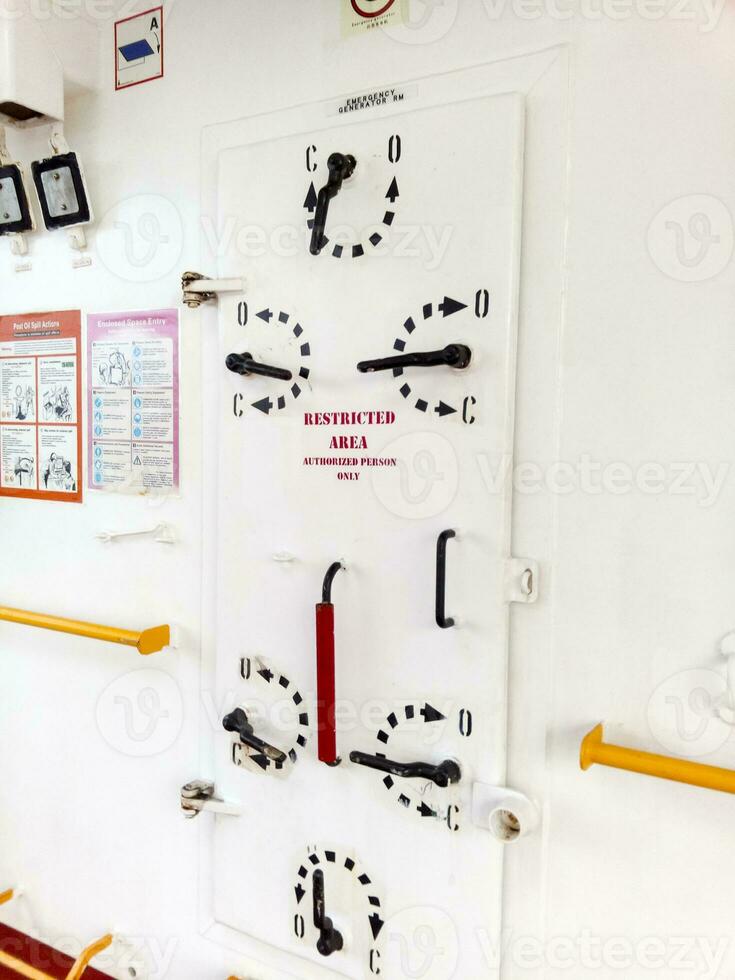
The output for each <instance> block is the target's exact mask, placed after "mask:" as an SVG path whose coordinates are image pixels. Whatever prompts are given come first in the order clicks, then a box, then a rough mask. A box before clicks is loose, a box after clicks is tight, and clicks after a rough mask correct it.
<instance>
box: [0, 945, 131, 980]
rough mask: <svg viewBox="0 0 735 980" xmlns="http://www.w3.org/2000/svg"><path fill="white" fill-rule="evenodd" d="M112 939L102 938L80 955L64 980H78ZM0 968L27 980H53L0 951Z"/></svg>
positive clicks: (46, 974) (40, 971)
mask: <svg viewBox="0 0 735 980" xmlns="http://www.w3.org/2000/svg"><path fill="white" fill-rule="evenodd" d="M112 938H113V937H112V936H110V935H107V936H103V937H102V938H101V939H98V940H97V941H96V942H94V943H92V944H91V945H90V946H88V947H87V948H86V949H85V950H84V951H83V952H82V953H80V954H79V956H78V957H77V959H76V961H75V963H74V965H73V966H72V968H71V970H69V972H68V973H67V975H66V980H79V978H80V977H81V976H83V975H84V973H85V971H86V969H87V967H88V966H89V964H90V963H91V961H92V960H93V959H94V958H95V956H97V954H98V953H101V952H102V950H104V949H107V947H108V946H110V945H111V944H112ZM0 966H6V967H7V968H8V969H9V970H12V971H13V973H17V974H18V975H19V976H21V977H26V978H27V980H54V978H53V977H52V976H50V975H49V974H48V973H44V972H43V971H42V970H37V969H36V968H35V967H34V966H29V965H28V964H27V963H24V962H23V961H22V960H19V959H17V958H16V957H15V956H11V955H10V954H9V953H3V952H2V951H0Z"/></svg>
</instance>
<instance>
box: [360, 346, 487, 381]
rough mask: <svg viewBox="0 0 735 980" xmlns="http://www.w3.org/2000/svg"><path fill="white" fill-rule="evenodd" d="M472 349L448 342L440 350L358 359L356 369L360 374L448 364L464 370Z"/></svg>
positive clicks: (470, 357)
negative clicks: (367, 359)
mask: <svg viewBox="0 0 735 980" xmlns="http://www.w3.org/2000/svg"><path fill="white" fill-rule="evenodd" d="M471 360H472V351H471V350H470V348H469V347H467V346H466V345H465V344H448V345H447V346H446V347H443V348H442V349H441V350H430V351H419V352H416V353H413V354H410V353H409V354H397V355H396V356H395V357H380V358H378V359H377V360H374V361H360V363H359V364H358V365H357V370H358V371H359V372H360V374H372V373H373V371H390V370H391V369H393V370H395V369H397V368H407V367H442V366H445V365H446V366H448V367H453V368H457V369H458V370H464V369H465V368H467V367H469V366H470V361H471Z"/></svg>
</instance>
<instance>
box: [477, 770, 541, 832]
mask: <svg viewBox="0 0 735 980" xmlns="http://www.w3.org/2000/svg"><path fill="white" fill-rule="evenodd" d="M472 822H473V823H474V824H475V826H476V827H479V828H480V829H481V830H488V831H490V833H491V834H492V835H493V837H495V839H496V840H498V841H500V843H501V844H513V843H515V841H517V840H520V839H521V837H525V836H527V835H528V834H531V833H533V831H534V830H535V829H536V827H537V826H538V823H539V812H538V809H537V808H536V806H535V804H534V803H533V802H532V801H531V800H529V798H528V797H527V796H525V795H524V794H523V793H519V792H518V791H517V790H514V789H508V788H507V787H505V786H488V785H487V784H486V783H474V784H473V786H472Z"/></svg>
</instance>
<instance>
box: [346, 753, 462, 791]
mask: <svg viewBox="0 0 735 980" xmlns="http://www.w3.org/2000/svg"><path fill="white" fill-rule="evenodd" d="M350 762H355V763H356V764H357V765H358V766H367V767H368V769H377V770H378V771H379V772H389V773H390V774H391V775H392V776H403V777H404V778H406V779H428V780H430V781H431V782H432V783H435V784H436V785H437V786H442V787H444V786H448V785H449V784H450V783H458V782H459V781H460V779H461V778H462V770H461V769H460V768H459V766H458V765H457V763H456V762H453V761H452V760H451V759H445V760H444V762H440V763H439V765H438V766H432V765H431V764H430V763H428V762H393V761H392V760H391V759H386V758H385V756H383V755H368V754H367V753H366V752H350Z"/></svg>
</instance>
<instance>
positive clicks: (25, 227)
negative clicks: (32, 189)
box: [0, 163, 33, 235]
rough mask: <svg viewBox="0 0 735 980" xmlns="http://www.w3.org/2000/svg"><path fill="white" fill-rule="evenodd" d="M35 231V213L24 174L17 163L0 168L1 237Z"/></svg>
mask: <svg viewBox="0 0 735 980" xmlns="http://www.w3.org/2000/svg"><path fill="white" fill-rule="evenodd" d="M32 230H33V213H32V212H31V207H30V203H29V201H28V195H27V194H26V188H25V182H24V181H23V172H22V171H21V169H20V167H19V166H18V165H17V164H15V163H9V164H6V165H5V166H0V235H17V234H20V233H22V232H25V231H32Z"/></svg>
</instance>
